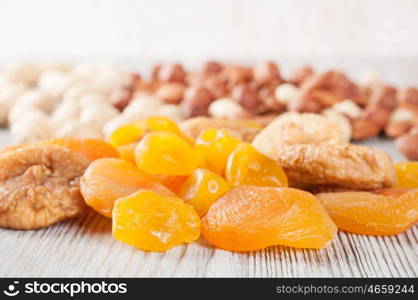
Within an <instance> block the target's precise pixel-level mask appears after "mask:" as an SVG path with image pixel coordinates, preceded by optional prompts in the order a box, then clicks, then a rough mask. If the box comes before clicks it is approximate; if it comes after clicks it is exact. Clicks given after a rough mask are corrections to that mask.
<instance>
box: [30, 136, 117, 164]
mask: <svg viewBox="0 0 418 300" xmlns="http://www.w3.org/2000/svg"><path fill="white" fill-rule="evenodd" d="M36 144H38V145H56V146H61V147H64V148H67V149H69V150H71V151H74V152H77V153H79V154H81V155H82V156H84V157H85V158H87V159H88V160H89V161H94V160H96V159H99V158H104V157H119V153H118V151H117V150H116V149H115V148H114V147H112V145H110V144H109V143H106V142H105V141H102V140H96V139H76V138H55V139H49V140H43V141H40V142H37V143H36Z"/></svg>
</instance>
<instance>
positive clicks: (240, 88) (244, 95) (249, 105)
mask: <svg viewBox="0 0 418 300" xmlns="http://www.w3.org/2000/svg"><path fill="white" fill-rule="evenodd" d="M231 97H232V99H233V100H235V101H236V102H238V103H239V104H241V105H242V106H243V107H244V108H246V109H253V108H255V107H256V106H257V105H258V104H260V102H261V99H260V97H259V96H258V93H257V91H256V90H255V89H254V88H252V87H250V86H249V85H248V84H245V83H242V84H239V85H237V86H235V87H234V88H233V89H232V91H231Z"/></svg>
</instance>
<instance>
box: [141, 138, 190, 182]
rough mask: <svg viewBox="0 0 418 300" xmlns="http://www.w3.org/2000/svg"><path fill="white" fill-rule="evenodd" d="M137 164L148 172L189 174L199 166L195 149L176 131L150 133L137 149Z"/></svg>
mask: <svg viewBox="0 0 418 300" xmlns="http://www.w3.org/2000/svg"><path fill="white" fill-rule="evenodd" d="M135 161H136V164H137V166H138V167H139V168H140V169H141V170H143V171H144V172H146V173H148V174H155V175H157V174H158V175H189V174H191V173H192V172H193V170H194V169H196V167H197V163H198V158H197V155H196V152H195V150H194V149H193V148H192V146H191V145H190V144H188V143H187V142H186V141H185V140H183V139H182V138H180V137H179V136H177V135H176V134H174V133H171V132H165V131H157V132H152V133H148V134H147V135H145V137H143V138H142V140H141V141H140V142H139V144H138V146H137V147H136V149H135Z"/></svg>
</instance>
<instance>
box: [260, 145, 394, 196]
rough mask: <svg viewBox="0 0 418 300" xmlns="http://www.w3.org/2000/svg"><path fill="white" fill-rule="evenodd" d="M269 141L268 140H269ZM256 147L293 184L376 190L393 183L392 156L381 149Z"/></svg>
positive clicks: (291, 146) (358, 147)
mask: <svg viewBox="0 0 418 300" xmlns="http://www.w3.org/2000/svg"><path fill="white" fill-rule="evenodd" d="M270 143H271V141H270ZM254 145H255V146H256V148H257V150H258V151H260V152H261V153H263V154H265V155H267V156H268V157H270V158H272V159H275V160H276V161H278V162H279V163H280V165H281V166H282V167H283V169H284V170H285V171H286V174H287V176H288V178H289V183H290V185H291V186H294V187H302V188H307V187H312V186H315V185H326V186H335V187H347V188H362V189H376V188H382V187H391V186H393V185H394V184H395V183H396V175H395V169H394V166H393V162H392V159H391V158H390V157H389V155H387V154H386V153H385V152H383V151H380V150H378V149H375V148H372V147H366V146H357V145H351V144H347V145H335V144H320V145H310V144H298V145H285V144H280V145H277V144H276V147H270V148H269V149H268V150H269V151H268V152H267V151H266V148H264V147H260V144H258V143H254Z"/></svg>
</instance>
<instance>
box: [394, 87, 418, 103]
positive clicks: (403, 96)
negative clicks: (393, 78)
mask: <svg viewBox="0 0 418 300" xmlns="http://www.w3.org/2000/svg"><path fill="white" fill-rule="evenodd" d="M398 99H399V103H400V104H407V105H412V106H417V107H418V88H415V87H408V88H406V89H403V90H401V91H400V92H399V94H398Z"/></svg>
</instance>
